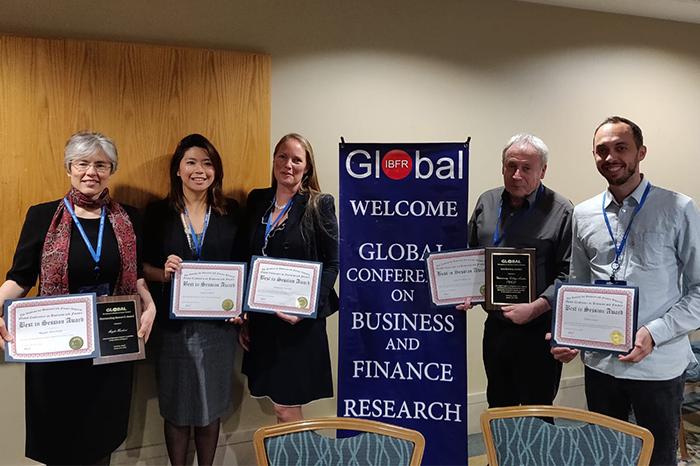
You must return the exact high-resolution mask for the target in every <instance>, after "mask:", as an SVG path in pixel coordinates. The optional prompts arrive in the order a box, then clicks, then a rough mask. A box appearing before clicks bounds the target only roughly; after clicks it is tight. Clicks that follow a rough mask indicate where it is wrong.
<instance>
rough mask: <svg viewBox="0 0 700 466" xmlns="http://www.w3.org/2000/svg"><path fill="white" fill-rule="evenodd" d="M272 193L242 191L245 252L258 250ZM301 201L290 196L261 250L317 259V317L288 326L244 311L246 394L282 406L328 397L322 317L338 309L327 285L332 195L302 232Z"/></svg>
mask: <svg viewBox="0 0 700 466" xmlns="http://www.w3.org/2000/svg"><path fill="white" fill-rule="evenodd" d="M273 196H274V191H273V189H272V188H268V189H256V190H253V191H252V192H251V193H250V194H249V195H248V204H247V206H246V219H245V227H246V233H245V238H244V240H245V244H244V247H246V248H247V251H248V253H249V255H262V254H263V251H262V249H263V243H264V236H265V224H264V220H263V218H267V216H268V215H269V212H270V208H271V206H272V200H273ZM307 202H308V196H307V195H303V194H297V195H296V196H294V198H293V203H292V206H291V208H290V209H289V212H288V216H287V220H286V221H285V222H284V223H283V224H282V225H279V226H278V227H277V228H275V229H274V230H273V231H272V232H271V234H270V237H269V239H268V244H267V247H266V248H265V254H266V255H267V256H269V257H278V258H286V259H302V260H313V261H318V262H322V263H323V271H322V275H321V283H320V287H319V288H320V294H319V307H318V317H317V318H316V319H302V320H301V321H300V322H298V323H297V324H295V325H290V324H289V323H287V322H285V321H283V320H282V319H280V318H279V317H277V316H275V315H273V314H262V313H254V312H251V313H249V314H248V319H249V325H250V351H249V352H246V354H245V356H244V357H243V373H245V374H246V375H247V376H248V388H249V389H250V393H251V395H252V396H255V397H269V398H270V399H271V400H272V401H273V402H275V403H277V404H279V405H285V406H296V405H301V404H306V403H308V402H310V401H313V400H318V399H321V398H329V397H332V396H333V380H332V376H331V361H330V353H329V350H328V337H327V335H326V317H328V316H329V315H331V314H332V313H333V312H335V311H336V310H337V309H338V297H337V295H336V294H335V290H334V289H333V285H334V284H335V280H336V277H337V276H338V239H337V238H338V222H337V220H336V217H335V206H334V203H333V197H332V196H330V195H322V197H321V199H320V202H319V214H320V219H319V221H316V222H312V227H311V228H310V231H309V230H306V229H304V230H303V231H304V232H303V233H302V228H301V223H302V217H303V215H304V212H305V211H306V208H307Z"/></svg>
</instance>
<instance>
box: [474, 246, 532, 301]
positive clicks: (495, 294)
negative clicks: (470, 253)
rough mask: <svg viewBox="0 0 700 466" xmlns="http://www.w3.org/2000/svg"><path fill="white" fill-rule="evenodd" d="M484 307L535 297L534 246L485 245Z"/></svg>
mask: <svg viewBox="0 0 700 466" xmlns="http://www.w3.org/2000/svg"><path fill="white" fill-rule="evenodd" d="M485 255H486V300H485V301H484V309H486V310H487V311H497V310H500V309H501V308H502V307H503V306H509V305H511V304H520V303H531V302H532V301H534V300H535V291H536V286H535V249H534V248H524V249H516V248H486V252H485Z"/></svg>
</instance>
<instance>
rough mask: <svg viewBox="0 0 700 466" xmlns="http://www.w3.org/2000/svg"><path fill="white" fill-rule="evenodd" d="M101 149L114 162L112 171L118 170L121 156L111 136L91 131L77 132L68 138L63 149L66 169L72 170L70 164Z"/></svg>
mask: <svg viewBox="0 0 700 466" xmlns="http://www.w3.org/2000/svg"><path fill="white" fill-rule="evenodd" d="M99 151H102V152H104V153H105V155H106V156H107V158H109V161H110V162H111V163H112V171H111V173H114V172H115V171H117V164H118V162H119V156H118V155H117V147H116V146H115V145H114V142H113V141H112V140H111V139H110V138H108V137H107V136H105V135H104V134H102V133H95V132H91V131H80V132H78V133H75V134H74V135H73V136H71V137H70V138H69V139H68V141H67V142H66V148H65V150H64V151H63V164H64V165H65V167H66V171H68V172H70V164H71V163H73V162H74V161H76V160H79V159H84V158H86V157H90V156H91V155H94V154H95V153H96V152H99Z"/></svg>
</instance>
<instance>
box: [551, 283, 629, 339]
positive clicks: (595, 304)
mask: <svg viewBox="0 0 700 466" xmlns="http://www.w3.org/2000/svg"><path fill="white" fill-rule="evenodd" d="M638 301H639V292H638V290H637V288H636V287H633V286H622V285H575V284H569V283H564V284H560V285H559V286H558V287H557V297H556V304H555V308H554V314H553V317H552V346H568V347H571V348H580V349H587V350H596V351H609V352H614V353H627V352H629V351H631V350H632V349H633V348H634V336H635V333H636V330H637V306H638Z"/></svg>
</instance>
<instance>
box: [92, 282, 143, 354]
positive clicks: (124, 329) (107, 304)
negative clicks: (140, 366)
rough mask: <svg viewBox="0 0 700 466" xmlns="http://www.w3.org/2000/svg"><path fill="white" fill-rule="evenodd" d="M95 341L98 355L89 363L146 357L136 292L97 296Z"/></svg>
mask: <svg viewBox="0 0 700 466" xmlns="http://www.w3.org/2000/svg"><path fill="white" fill-rule="evenodd" d="M96 307H97V328H98V337H97V344H98V347H99V349H100V357H98V358H95V359H93V361H92V363H93V364H96V365H97V364H111V363H114V362H123V361H136V360H139V359H145V358H146V350H145V345H144V342H143V338H139V328H140V327H141V298H140V297H139V296H138V295H126V296H100V297H98V298H97V306H96Z"/></svg>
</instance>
